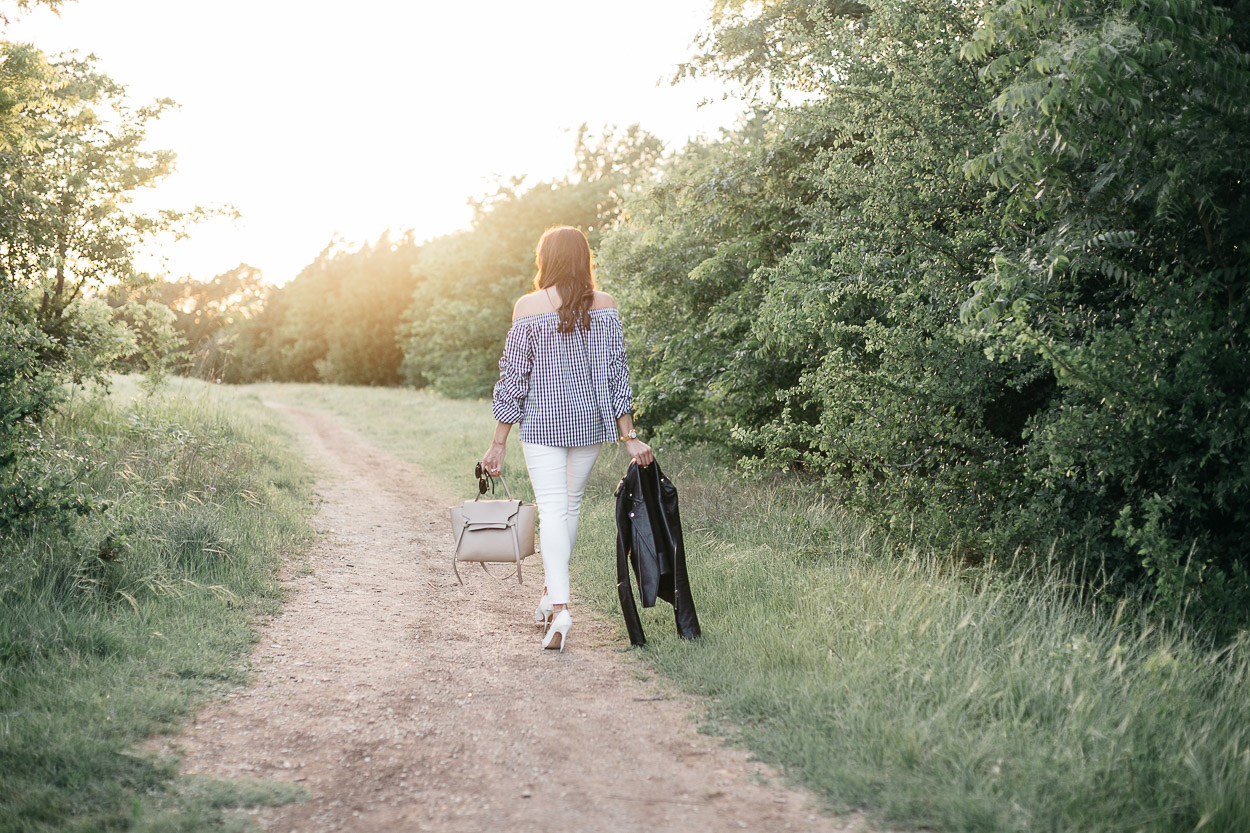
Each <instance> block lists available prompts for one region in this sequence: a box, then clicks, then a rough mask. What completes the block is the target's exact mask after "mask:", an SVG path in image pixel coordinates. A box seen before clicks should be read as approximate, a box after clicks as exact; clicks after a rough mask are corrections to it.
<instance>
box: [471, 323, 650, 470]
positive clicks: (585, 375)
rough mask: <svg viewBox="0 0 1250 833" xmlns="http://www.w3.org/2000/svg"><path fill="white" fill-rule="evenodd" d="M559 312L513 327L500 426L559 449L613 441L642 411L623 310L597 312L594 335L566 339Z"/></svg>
mask: <svg viewBox="0 0 1250 833" xmlns="http://www.w3.org/2000/svg"><path fill="white" fill-rule="evenodd" d="M559 323H560V317H559V315H557V314H556V313H554V312H543V313H539V314H537V315H527V316H524V317H523V318H518V319H517V320H516V321H513V322H512V329H510V330H508V339H507V341H506V342H505V343H504V348H503V357H502V358H501V359H500V360H499V381H498V382H496V383H495V397H494V410H495V419H497V420H499V421H500V422H506V423H511V424H516V423H518V422H519V423H520V424H521V440H522V441H523V442H527V443H535V444H537V445H549V446H555V447H557V448H577V447H579V446H584V445H595V444H596V443H603V442H611V441H613V440H615V439H616V438H617V430H616V418H617V417H619V416H620V415H621V414H626V413H629V412H630V411H631V410H632V409H633V406H634V392H633V389H632V388H630V386H629V365H628V364H627V363H626V360H625V338H624V334H623V333H622V332H621V319H620V316H619V315H617V312H616V310H614V309H611V308H608V309H592V310H590V330H589V331H586V330H582V329H580V328H579V329H577V330H575V331H574V332H571V333H562V332H560V331H559V330H558V329H557V325H558V324H559Z"/></svg>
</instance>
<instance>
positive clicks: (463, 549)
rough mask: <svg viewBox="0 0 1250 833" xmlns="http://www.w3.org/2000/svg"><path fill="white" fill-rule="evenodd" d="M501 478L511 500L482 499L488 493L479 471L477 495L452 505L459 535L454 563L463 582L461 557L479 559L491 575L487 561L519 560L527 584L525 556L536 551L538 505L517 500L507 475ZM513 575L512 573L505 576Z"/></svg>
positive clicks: (454, 526)
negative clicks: (506, 478)
mask: <svg viewBox="0 0 1250 833" xmlns="http://www.w3.org/2000/svg"><path fill="white" fill-rule="evenodd" d="M499 482H500V483H502V484H503V491H504V494H505V495H507V496H508V499H507V500H482V499H481V498H482V495H483V494H485V493H486V480H485V479H484V478H483V477H482V476H481V475H480V474H479V483H480V486H479V488H478V495H477V497H475V498H474V499H473V500H466V501H465V502H464V503H463V504H461V505H460V506H453V507H451V533H452V535H454V536H455V538H456V552H455V555H454V556H453V557H452V561H451V567H452V570H454V571H455V573H456V580H457V581H459V582H460V583H461V584H464V579H462V578H461V577H460V568H459V566H458V565H459V562H461V561H476V562H478V563H479V564H481V565H482V569H483V570H485V571H486V573H487V575H490V571H489V570H487V569H486V565H487V563H497V564H515V565H516V580H517V583H518V584H524V582H523V581H522V580H521V559H523V558H525V557H526V556H530V555H533V554H534V518H535V513H536V510H537V507H535V506H534V504H532V503H522V502H521V501H519V500H513V499H512V492H510V491H509V490H508V484H507V483H506V482H505V481H504V479H503V477H500V478H499ZM511 577H512V574H511V573H509V574H508V575H506V576H504V577H503V578H505V579H508V578H511Z"/></svg>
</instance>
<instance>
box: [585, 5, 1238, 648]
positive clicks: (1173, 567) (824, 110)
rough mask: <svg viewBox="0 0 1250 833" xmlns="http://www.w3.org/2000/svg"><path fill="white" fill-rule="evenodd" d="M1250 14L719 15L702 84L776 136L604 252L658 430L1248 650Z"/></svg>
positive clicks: (696, 173) (680, 182)
mask: <svg viewBox="0 0 1250 833" xmlns="http://www.w3.org/2000/svg"><path fill="white" fill-rule="evenodd" d="M1244 8H1245V4H1238V5H1237V7H1236V9H1233V10H1232V11H1229V10H1225V9H1221V8H1219V7H1217V6H1212V5H1210V4H1206V3H1202V2H1198V0H1175V2H1134V3H1128V4H1121V3H1113V2H1087V0H1037V1H1036V2H1035V1H1034V0H1018V1H1017V0H1009V2H1002V3H995V4H984V3H980V2H971V0H969V2H956V3H950V2H945V1H944V0H918V2H907V3H901V2H893V1H890V2H887V1H886V0H881V1H880V2H866V3H856V2H830V3H820V4H813V3H806V2H800V0H781V2H777V3H770V4H766V5H764V6H759V5H756V4H748V3H742V2H733V1H732V0H730V1H728V2H723V3H719V4H717V7H716V12H715V14H714V18H713V26H712V28H711V30H710V32H709V34H708V35H707V37H706V39H705V41H704V46H705V52H704V53H703V54H702V55H701V56H699V57H698V58H697V59H696V60H695V62H694V63H693V64H692V67H691V69H692V71H698V70H703V71H711V72H717V73H720V74H722V75H725V76H728V77H730V78H733V79H736V80H738V81H741V82H743V83H744V84H745V85H747V86H748V88H752V89H755V90H757V91H761V92H759V95H760V96H761V97H760V98H759V99H757V101H758V107H759V109H758V110H757V114H756V117H755V119H754V120H753V121H751V122H750V123H749V124H748V125H746V126H745V127H743V128H741V129H739V130H737V131H735V132H733V133H731V134H728V135H727V136H726V137H725V138H724V139H723V140H722V141H720V142H716V143H712V144H704V145H697V146H692V147H690V148H688V149H686V150H685V151H683V152H682V153H681V154H679V155H678V156H677V158H675V159H673V160H671V161H669V162H668V163H666V166H665V168H664V174H663V177H662V179H661V180H660V183H659V184H658V185H657V186H656V187H655V188H653V189H652V190H650V191H649V192H647V193H646V194H644V195H642V196H640V197H636V198H634V199H631V200H630V201H628V202H627V204H626V206H625V209H624V213H623V222H622V224H621V226H620V227H619V228H618V229H616V230H614V232H613V233H612V234H610V235H609V236H608V238H607V239H606V240H605V241H604V244H603V246H602V250H601V261H602V264H603V271H604V274H605V275H606V276H607V277H608V282H609V284H610V288H612V289H614V290H616V291H618V293H619V294H620V295H621V296H622V298H624V299H625V305H626V316H627V318H629V322H628V325H627V334H629V335H630V336H631V344H630V346H631V350H632V356H631V358H632V361H633V366H634V368H635V373H636V375H637V377H638V378H637V379H636V380H635V385H636V387H637V389H638V401H639V404H640V408H641V411H642V413H641V414H640V416H641V420H642V422H643V423H644V424H645V425H647V426H648V427H649V428H650V429H651V430H653V431H655V432H657V433H658V434H659V435H660V436H676V437H683V438H686V439H716V440H719V441H722V442H724V441H725V440H726V439H727V438H729V437H732V440H733V443H732V444H733V445H734V446H735V447H736V448H737V450H739V451H745V452H747V453H748V454H749V455H750V456H751V457H752V459H753V460H754V465H757V466H763V467H772V466H788V465H800V466H804V467H807V468H810V469H812V470H815V471H818V472H821V473H822V476H824V477H825V478H826V480H827V481H828V482H829V483H831V484H836V485H838V486H839V488H840V490H841V491H842V493H843V494H844V495H845V496H846V499H847V500H848V502H850V503H851V504H853V505H855V506H857V507H859V508H861V509H863V510H865V511H866V512H867V513H868V514H869V516H870V517H872V518H873V519H874V520H875V521H876V523H877V524H878V525H879V526H881V527H884V528H886V529H888V530H890V531H891V532H893V533H895V535H896V536H897V539H898V540H906V539H908V538H913V537H914V536H916V535H920V536H922V537H923V538H924V539H925V540H932V541H936V542H938V543H940V544H941V545H942V546H943V547H945V548H951V549H954V550H956V551H958V552H960V553H961V554H963V555H964V556H965V557H970V558H973V559H979V558H981V557H983V556H985V555H987V554H998V555H1004V554H1009V553H1012V552H1015V551H1017V550H1020V549H1021V548H1023V549H1024V551H1025V553H1026V554H1027V553H1034V554H1039V553H1047V552H1050V551H1052V545H1053V544H1054V542H1055V541H1057V540H1060V539H1062V540H1063V541H1064V543H1063V544H1062V545H1061V546H1059V547H1058V548H1057V549H1054V551H1055V552H1061V553H1064V554H1066V557H1067V558H1068V559H1070V560H1069V561H1067V562H1065V563H1063V564H1060V565H1058V567H1059V568H1060V569H1063V570H1077V571H1078V572H1081V571H1082V570H1084V571H1085V572H1086V574H1087V576H1089V577H1092V576H1095V575H1096V576H1106V575H1107V574H1111V575H1112V576H1113V578H1114V583H1113V584H1112V585H1110V586H1111V588H1113V589H1114V590H1116V591H1117V592H1121V593H1124V594H1125V595H1126V596H1133V597H1136V596H1137V595H1138V591H1140V590H1145V591H1148V595H1149V598H1150V599H1151V600H1152V602H1153V603H1155V604H1158V605H1161V606H1162V607H1161V610H1166V611H1168V612H1171V613H1173V614H1178V613H1181V612H1182V611H1183V612H1185V614H1186V615H1187V616H1189V617H1190V619H1191V621H1195V622H1199V623H1201V624H1202V625H1203V626H1204V627H1206V628H1207V629H1208V631H1209V633H1211V634H1214V635H1217V636H1219V635H1227V634H1228V633H1230V632H1231V630H1233V629H1235V628H1237V627H1239V626H1243V625H1244V624H1245V623H1246V622H1247V618H1246V617H1247V613H1246V611H1247V610H1250V606H1247V604H1246V601H1247V600H1250V579H1248V576H1247V555H1246V552H1245V547H1244V538H1245V530H1246V528H1247V526H1248V525H1250V469H1248V468H1247V467H1246V460H1248V459H1250V447H1248V444H1250V399H1248V398H1247V397H1248V396H1250V395H1248V394H1247V390H1248V389H1247V386H1246V381H1245V380H1246V379H1247V378H1250V349H1247V345H1246V344H1245V343H1244V341H1245V332H1246V328H1247V324H1248V323H1250V321H1248V318H1250V300H1248V296H1247V291H1246V288H1247V286H1250V281H1248V280H1247V277H1248V274H1247V268H1248V264H1247V260H1246V257H1247V255H1246V242H1247V238H1248V237H1250V234H1248V232H1250V226H1248V224H1250V196H1248V193H1250V191H1248V189H1247V185H1246V183H1247V175H1250V171H1248V170H1247V164H1250V123H1248V119H1250V109H1248V108H1247V105H1246V97H1245V90H1246V89H1250V57H1248V56H1247V46H1248V44H1250V27H1248V26H1246V25H1245V24H1244V19H1245V18H1244V15H1242V16H1241V17H1239V16H1238V13H1237V10H1238V9H1242V10H1244ZM1239 20H1241V21H1243V22H1242V23H1241V24H1238V21H1239ZM765 92H771V93H774V94H778V95H780V96H781V98H780V99H776V98H774V99H772V100H768V99H767V97H766V96H765V95H764V93H765ZM786 100H790V101H792V102H793V103H789V104H786V103H784V102H785V101H786Z"/></svg>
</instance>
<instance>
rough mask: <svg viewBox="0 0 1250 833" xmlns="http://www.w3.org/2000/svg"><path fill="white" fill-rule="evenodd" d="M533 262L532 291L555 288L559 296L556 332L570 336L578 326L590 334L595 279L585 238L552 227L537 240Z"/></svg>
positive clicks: (574, 231) (567, 228)
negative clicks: (536, 272) (535, 267)
mask: <svg viewBox="0 0 1250 833" xmlns="http://www.w3.org/2000/svg"><path fill="white" fill-rule="evenodd" d="M534 261H535V263H537V264H538V274H536V275H535V276H534V289H536V290H537V289H547V288H548V287H553V286H554V287H555V288H556V292H557V293H559V295H560V309H559V310H557V312H558V313H559V315H560V323H559V325H558V327H557V329H558V330H559V331H560V332H562V333H571V332H573V331H574V330H575V329H576V328H578V327H579V326H580V327H581V328H582V329H583V330H589V329H590V305H591V304H593V303H594V300H595V275H594V271H593V267H592V265H591V258H590V243H589V241H587V240H586V235H584V234H582V232H581V230H580V229H576V228H574V227H573V226H552V227H551V228H549V229H547V230H546V231H544V232H543V236H542V237H540V238H539V239H538V247H537V248H536V249H534Z"/></svg>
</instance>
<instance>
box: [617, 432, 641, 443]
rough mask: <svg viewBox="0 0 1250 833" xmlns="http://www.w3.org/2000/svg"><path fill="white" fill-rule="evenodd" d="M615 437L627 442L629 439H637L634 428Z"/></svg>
mask: <svg viewBox="0 0 1250 833" xmlns="http://www.w3.org/2000/svg"><path fill="white" fill-rule="evenodd" d="M617 439H618V440H620V441H621V442H623V443H625V442H629V441H630V440H636V439H638V432H637V431H635V430H630V432H629V433H628V434H622V435H621V436H620V437H617Z"/></svg>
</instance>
